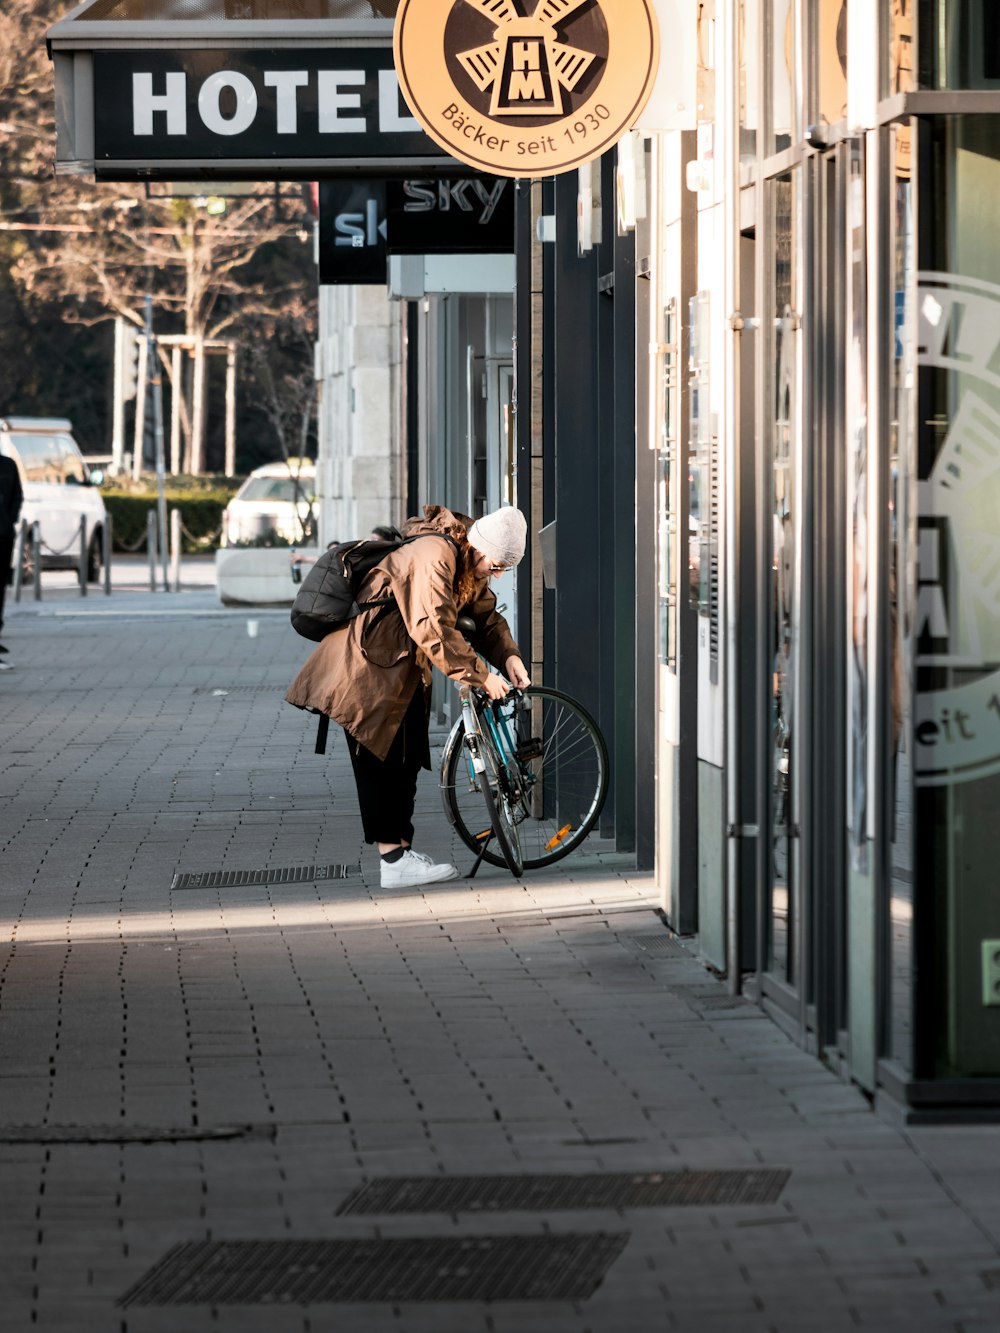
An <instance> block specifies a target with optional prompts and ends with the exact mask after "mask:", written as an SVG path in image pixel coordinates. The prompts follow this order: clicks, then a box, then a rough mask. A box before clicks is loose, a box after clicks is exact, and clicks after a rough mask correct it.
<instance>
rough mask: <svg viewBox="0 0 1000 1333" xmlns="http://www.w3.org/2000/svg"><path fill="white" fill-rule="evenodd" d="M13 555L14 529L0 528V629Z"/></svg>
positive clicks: (0, 627) (1, 627)
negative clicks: (5, 529)
mask: <svg viewBox="0 0 1000 1333" xmlns="http://www.w3.org/2000/svg"><path fill="white" fill-rule="evenodd" d="M13 554H14V529H13V528H10V529H9V530H7V531H4V530H3V529H2V528H0V629H3V599H4V597H5V596H6V595H7V580H8V579H9V578H10V569H11V565H10V562H11V557H12V556H13Z"/></svg>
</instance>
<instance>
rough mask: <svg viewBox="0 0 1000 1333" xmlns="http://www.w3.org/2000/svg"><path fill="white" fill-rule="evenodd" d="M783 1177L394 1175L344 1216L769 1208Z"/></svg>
mask: <svg viewBox="0 0 1000 1333" xmlns="http://www.w3.org/2000/svg"><path fill="white" fill-rule="evenodd" d="M789 1175H790V1172H788V1171H781V1170H776V1171H772V1170H746V1171H645V1172H624V1171H623V1172H602V1173H601V1174H599V1175H596V1174H595V1175H560V1176H548V1175H536V1176H395V1177H392V1176H390V1177H388V1178H386V1179H385V1180H373V1181H371V1182H370V1183H369V1184H367V1185H362V1186H361V1187H360V1188H359V1189H357V1190H355V1191H354V1193H353V1194H352V1195H350V1197H349V1198H347V1199H346V1200H345V1201H344V1202H343V1203H342V1204H341V1206H340V1207H339V1208H338V1209H337V1213H338V1215H342V1214H344V1213H495V1212H539V1211H540V1212H549V1211H557V1210H559V1209H564V1208H574V1209H575V1208H679V1207H708V1206H712V1207H719V1206H723V1205H728V1204H745V1203H758V1204H760V1203H774V1202H776V1200H777V1199H778V1196H779V1195H780V1194H781V1191H782V1189H783V1188H784V1186H785V1182H786V1181H787V1180H788V1177H789Z"/></svg>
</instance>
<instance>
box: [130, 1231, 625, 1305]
mask: <svg viewBox="0 0 1000 1333" xmlns="http://www.w3.org/2000/svg"><path fill="white" fill-rule="evenodd" d="M627 1241H628V1232H621V1233H618V1234H612V1235H602V1234H600V1233H596V1234H592V1235H583V1234H576V1235H564V1236H477V1237H469V1238H465V1239H461V1240H456V1239H451V1238H441V1239H406V1240H313V1241H308V1240H303V1241H294V1240H281V1241H252V1240H245V1241H192V1242H189V1243H188V1244H186V1245H176V1246H174V1248H173V1249H172V1250H170V1251H169V1252H168V1253H167V1254H166V1255H165V1256H164V1257H163V1259H161V1260H160V1262H159V1263H158V1264H156V1265H155V1266H154V1267H153V1268H151V1269H150V1271H149V1272H148V1273H147V1274H146V1275H145V1277H143V1278H141V1279H140V1280H139V1281H138V1282H137V1283H136V1284H135V1286H134V1287H132V1288H131V1290H129V1291H128V1292H127V1293H126V1294H125V1295H124V1296H123V1297H122V1298H121V1300H120V1301H119V1302H118V1303H119V1305H263V1304H268V1305H272V1304H277V1303H279V1302H281V1303H287V1302H293V1301H294V1302H298V1303H300V1304H303V1305H307V1304H310V1303H314V1302H316V1303H318V1302H326V1301H539V1300H541V1301H579V1300H586V1298H587V1297H588V1296H590V1295H591V1294H592V1293H593V1292H594V1290H595V1289H596V1288H597V1287H598V1285H599V1284H600V1282H601V1280H602V1279H603V1277H604V1275H605V1273H606V1272H607V1271H608V1269H609V1268H610V1267H611V1265H612V1264H613V1263H614V1261H615V1260H616V1259H617V1258H618V1256H619V1254H620V1253H621V1252H622V1250H623V1249H624V1248H625V1244H626V1242H627Z"/></svg>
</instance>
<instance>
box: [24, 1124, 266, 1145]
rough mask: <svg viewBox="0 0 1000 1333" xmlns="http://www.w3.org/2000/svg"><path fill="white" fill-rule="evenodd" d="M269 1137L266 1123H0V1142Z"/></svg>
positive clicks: (159, 1140) (120, 1141)
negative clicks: (198, 1126) (201, 1125)
mask: <svg viewBox="0 0 1000 1333" xmlns="http://www.w3.org/2000/svg"><path fill="white" fill-rule="evenodd" d="M273 1137H274V1129H273V1126H270V1125H262V1126H255V1125H221V1126H218V1127H215V1128H208V1129H192V1128H191V1127H190V1126H187V1127H177V1126H163V1125H0V1144H6V1143H24V1144H33V1143H38V1144H46V1145H48V1144H61V1143H82V1144H86V1143H207V1142H209V1141H211V1142H218V1141H219V1140H224V1139H247V1138H273Z"/></svg>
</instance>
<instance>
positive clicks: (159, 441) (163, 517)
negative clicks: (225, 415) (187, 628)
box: [146, 295, 170, 592]
mask: <svg viewBox="0 0 1000 1333" xmlns="http://www.w3.org/2000/svg"><path fill="white" fill-rule="evenodd" d="M146 373H147V375H148V376H149V382H150V384H151V385H152V389H153V441H154V444H155V447H156V496H157V500H156V513H157V525H156V526H157V530H158V535H159V543H160V559H161V561H162V563H163V591H164V592H169V591H170V563H169V562H170V555H169V552H168V550H167V487H166V466H165V463H164V457H163V379H162V377H161V374H160V358H159V356H158V355H157V351H156V338H155V336H154V334H153V298H152V296H149V295H147V296H146Z"/></svg>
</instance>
